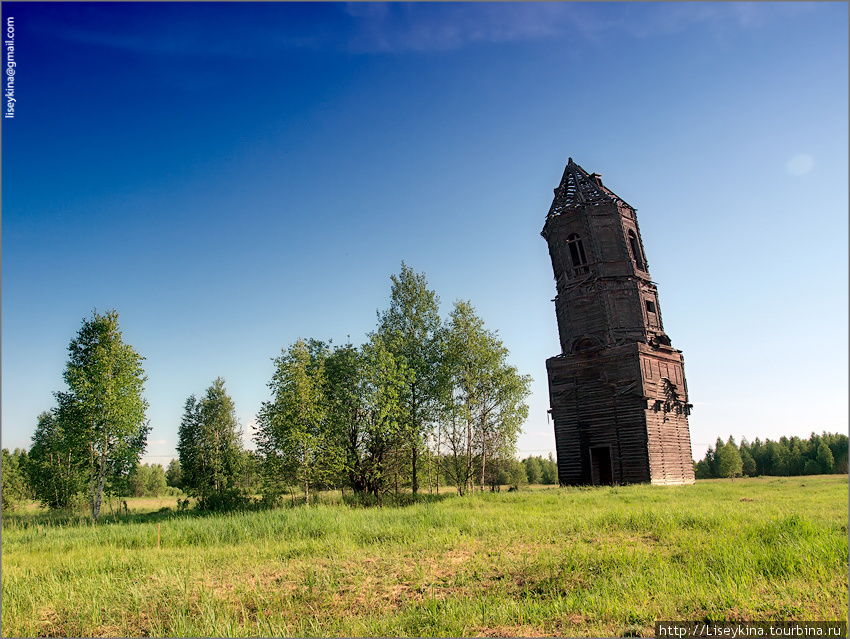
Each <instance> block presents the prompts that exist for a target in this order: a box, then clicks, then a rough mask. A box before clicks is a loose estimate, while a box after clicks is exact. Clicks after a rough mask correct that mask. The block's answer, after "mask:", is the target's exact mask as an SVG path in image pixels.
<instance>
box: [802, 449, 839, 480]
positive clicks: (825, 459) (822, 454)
mask: <svg viewBox="0 0 850 639" xmlns="http://www.w3.org/2000/svg"><path fill="white" fill-rule="evenodd" d="M817 463H818V465H819V466H820V468H821V472H824V473H827V474H829V473H832V472H833V469H834V467H835V457H834V456H833V454H832V451H831V450H830V449H829V446H827V444H826V442H821V443H820V446H818V456H817ZM806 474H807V475H808V474H810V473H806Z"/></svg>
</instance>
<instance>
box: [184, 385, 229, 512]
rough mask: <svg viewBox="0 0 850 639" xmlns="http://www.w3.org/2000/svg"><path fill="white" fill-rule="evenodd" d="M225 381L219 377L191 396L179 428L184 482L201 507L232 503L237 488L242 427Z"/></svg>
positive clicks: (219, 506) (226, 506)
mask: <svg viewBox="0 0 850 639" xmlns="http://www.w3.org/2000/svg"><path fill="white" fill-rule="evenodd" d="M224 384H225V382H224V380H223V379H222V378H221V377H219V378H217V379H216V380H215V381H214V382H213V384H212V386H210V387H209V388H208V389H207V392H206V393H205V395H204V396H203V397H202V398H201V399H200V400H196V399H195V396H194V395H192V396H190V397H189V398H188V399H187V400H186V405H185V409H184V413H183V420H182V421H181V423H180V428H179V430H178V443H177V453H178V455H179V469H180V470H179V472H180V475H181V481H182V485H183V487H184V489H185V490H186V491H187V492H188V493H189V494H191V495H194V496H195V497H197V499H198V506H199V508H200V509H202V510H205V509H210V508H228V507H231V506H233V505H235V504H234V503H233V502H234V499H233V498H234V497H235V495H234V494H232V493H234V492H238V491H236V487H237V483H238V480H239V475H240V471H241V469H242V429H241V427H240V426H239V422H238V420H237V419H236V406H235V404H234V403H233V400H232V399H231V398H230V396H229V395H228V394H227V390H226V388H225V385H224Z"/></svg>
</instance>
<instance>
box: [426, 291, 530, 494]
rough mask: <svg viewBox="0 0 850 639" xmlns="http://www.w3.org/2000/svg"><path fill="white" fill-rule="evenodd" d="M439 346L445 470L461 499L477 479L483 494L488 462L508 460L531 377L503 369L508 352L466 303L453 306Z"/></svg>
mask: <svg viewBox="0 0 850 639" xmlns="http://www.w3.org/2000/svg"><path fill="white" fill-rule="evenodd" d="M442 342H443V347H444V350H443V359H442V366H441V371H442V386H441V388H442V396H441V397H442V414H443V416H444V425H443V428H442V433H441V434H442V438H441V439H442V441H443V442H444V446H445V451H446V453H447V454H446V456H445V465H444V469H445V472H446V474H447V475H448V476H449V477H450V478H451V479H452V482H453V483H454V484H455V485H456V486H457V487H458V491H459V492H461V493H463V492H465V491H466V490H467V489H468V488H471V487H472V485H473V483H474V480H475V477H476V475H477V476H478V477H479V478H480V484H481V486H482V488H483V486H484V484H485V483H486V482H485V474H486V463H487V460H488V459H495V458H506V457H510V456H511V455H512V453H513V451H514V449H515V447H516V440H517V437H518V435H519V432H520V430H521V428H522V424H523V422H524V421H525V419H526V417H527V416H528V406H527V405H526V404H525V399H526V398H527V397H528V395H529V393H530V390H529V387H530V384H531V377H529V376H528V375H519V373H518V372H517V369H516V367H514V366H510V365H509V364H508V363H507V356H508V349H507V348H505V346H504V344H503V343H502V341H501V340H500V339H499V338H498V335H497V334H496V333H494V332H491V331H488V330H486V329H485V328H484V321H483V320H482V319H481V318H479V317H478V316H477V315H476V313H475V309H474V308H473V307H472V304H470V303H469V302H464V301H458V302H456V303H455V306H454V309H453V310H452V312H451V314H450V315H449V323H448V325H447V326H446V328H445V330H444V331H443V339H442Z"/></svg>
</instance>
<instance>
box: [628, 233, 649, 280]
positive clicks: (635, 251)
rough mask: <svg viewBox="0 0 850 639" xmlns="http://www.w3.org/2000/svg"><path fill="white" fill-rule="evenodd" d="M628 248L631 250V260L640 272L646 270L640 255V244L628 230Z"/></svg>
mask: <svg viewBox="0 0 850 639" xmlns="http://www.w3.org/2000/svg"><path fill="white" fill-rule="evenodd" d="M629 248H631V250H632V259H633V260H634V262H635V266H637V267H638V268H639V269H640V270H641V271H643V270H646V269H645V268H644V264H643V257H642V256H641V253H640V244H638V241H637V236H636V235H635V232H634V231H632V230H631V229H629Z"/></svg>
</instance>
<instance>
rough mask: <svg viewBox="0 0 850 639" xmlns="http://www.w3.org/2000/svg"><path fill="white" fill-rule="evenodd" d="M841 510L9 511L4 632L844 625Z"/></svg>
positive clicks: (810, 489)
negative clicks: (58, 515)
mask: <svg viewBox="0 0 850 639" xmlns="http://www.w3.org/2000/svg"><path fill="white" fill-rule="evenodd" d="M847 498H848V491H847V479H846V478H841V477H835V476H823V477H814V478H813V477H806V478H804V479H803V478H768V479H752V480H736V481H734V482H730V481H728V480H726V481H721V480H713V481H705V482H698V483H697V484H696V485H695V486H683V487H667V488H665V487H652V486H629V487H614V488H598V489H569V488H563V489H557V488H551V489H546V490H538V491H520V492H515V493H505V492H502V493H484V494H475V495H472V496H466V497H457V496H452V497H450V498H447V499H443V500H440V501H436V500H434V501H430V502H426V503H416V504H412V505H409V506H404V507H391V508H390V507H384V508H361V507H355V506H349V505H345V504H342V503H336V504H323V503H320V504H318V505H314V506H310V507H304V506H300V507H295V508H291V507H288V508H282V509H279V510H273V511H260V512H250V513H233V514H226V515H215V516H197V515H196V514H194V513H191V512H190V513H177V512H153V513H150V514H147V515H139V514H137V515H135V516H133V517H123V518H117V521H114V520H113V519H112V518H106V519H105V520H104V521H102V522H98V523H96V524H92V523H91V522H88V521H87V520H85V518H81V517H77V518H76V519H74V517H72V516H68V517H66V518H65V519H59V520H54V521H53V523H49V522H47V521H46V520H45V519H43V516H40V515H32V514H28V515H21V516H4V520H3V551H2V552H3V556H2V559H3V581H2V594H3V613H2V614H3V616H2V621H3V631H4V634H5V635H6V636H34V635H46V634H51V635H72V636H87V635H104V636H105V635H111V636H139V635H153V636H281V635H294V636H321V635H325V636H327V635H337V636H376V635H377V636H442V635H453V636H468V635H521V636H533V635H546V634H549V635H565V636H574V635H591V636H594V635H595V636H610V635H621V634H630V633H634V632H641V633H644V634H651V631H652V624H653V622H654V621H655V620H656V619H703V620H780V619H794V620H812V619H844V620H846V619H847V605H848V598H847V514H848V513H847ZM332 501H339V500H332ZM39 517H42V518H41V519H39ZM158 543H159V545H157V544H158Z"/></svg>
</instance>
